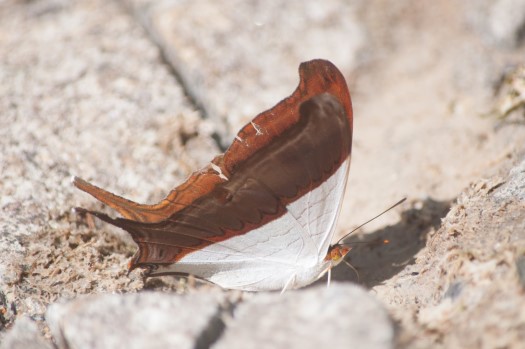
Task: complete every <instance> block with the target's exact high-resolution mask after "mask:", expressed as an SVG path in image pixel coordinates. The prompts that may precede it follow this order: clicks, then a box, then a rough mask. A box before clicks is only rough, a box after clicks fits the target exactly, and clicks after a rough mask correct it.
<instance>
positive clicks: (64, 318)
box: [46, 292, 223, 349]
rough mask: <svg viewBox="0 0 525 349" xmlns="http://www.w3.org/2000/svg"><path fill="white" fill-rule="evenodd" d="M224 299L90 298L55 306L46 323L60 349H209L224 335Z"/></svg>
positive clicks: (198, 296)
mask: <svg viewBox="0 0 525 349" xmlns="http://www.w3.org/2000/svg"><path fill="white" fill-rule="evenodd" d="M222 298H223V297H221V296H217V295H214V294H195V295H190V296H180V295H176V294H162V293H154V292H145V293H138V294H128V295H117V294H113V295H98V296H89V297H83V298H79V299H77V300H75V301H72V302H69V303H65V304H59V303H55V304H53V305H52V306H51V307H49V310H48V311H47V314H46V320H47V323H48V325H49V327H50V329H51V333H52V334H53V337H54V339H55V340H56V342H57V344H58V347H59V348H60V349H62V348H63V349H66V348H67V349H87V348H92V349H96V348H101V349H102V348H130V349H132V348H159V349H160V348H180V349H185V348H199V345H201V347H202V348H205V347H206V343H207V342H211V341H213V340H214V339H215V337H216V336H217V335H218V334H219V333H220V332H221V329H222V322H221V320H220V318H219V315H220V313H221V302H222V300H221V299H222ZM197 343H199V344H197Z"/></svg>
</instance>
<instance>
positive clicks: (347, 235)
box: [335, 198, 407, 245]
mask: <svg viewBox="0 0 525 349" xmlns="http://www.w3.org/2000/svg"><path fill="white" fill-rule="evenodd" d="M406 199H407V198H402V199H401V200H399V201H398V202H396V203H395V204H393V205H392V206H390V207H389V208H387V209H386V210H384V211H383V212H381V213H380V214H378V215H377V216H375V217H374V218H371V219H369V220H367V221H366V222H364V223H363V224H361V225H360V226H358V227H357V228H355V229H353V230H352V231H351V232H349V233H348V234H346V235H345V236H343V237H342V238H340V239H339V240H338V241H337V243H336V244H335V245H339V243H340V242H341V241H343V240H344V239H346V238H347V237H349V236H350V235H351V234H352V233H353V232H354V231H356V230H357V229H359V228H361V227H362V226H364V225H366V224H368V223H370V222H372V221H373V220H374V219H376V218H378V217H381V216H382V215H384V214H385V213H387V212H388V211H390V210H391V209H393V208H394V207H396V206H398V205H401V204H402V203H403V202H405V200H406Z"/></svg>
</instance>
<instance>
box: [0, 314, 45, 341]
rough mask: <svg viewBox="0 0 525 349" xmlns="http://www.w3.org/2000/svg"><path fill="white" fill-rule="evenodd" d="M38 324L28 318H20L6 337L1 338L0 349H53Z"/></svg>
mask: <svg viewBox="0 0 525 349" xmlns="http://www.w3.org/2000/svg"><path fill="white" fill-rule="evenodd" d="M51 348H52V346H51V343H50V342H48V341H46V340H45V339H44V338H43V337H42V334H41V332H40V330H39V329H38V326H37V324H36V323H35V322H34V321H33V320H31V319H30V318H29V317H27V316H21V317H20V318H18V319H17V320H16V322H15V324H14V326H13V328H11V330H10V331H9V332H8V334H7V335H6V336H4V337H3V338H0V349H51Z"/></svg>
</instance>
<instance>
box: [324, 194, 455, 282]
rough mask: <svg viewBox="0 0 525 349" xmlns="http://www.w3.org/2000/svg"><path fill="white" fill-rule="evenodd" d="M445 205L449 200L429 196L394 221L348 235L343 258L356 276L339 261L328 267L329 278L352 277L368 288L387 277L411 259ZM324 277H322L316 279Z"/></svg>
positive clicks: (436, 225)
mask: <svg viewBox="0 0 525 349" xmlns="http://www.w3.org/2000/svg"><path fill="white" fill-rule="evenodd" d="M449 209H450V202H449V201H435V200H433V199H431V198H429V199H426V200H425V201H423V202H422V205H421V207H419V208H412V209H409V210H407V211H404V212H403V213H402V214H401V221H400V222H399V223H398V224H396V225H393V226H388V227H386V228H384V229H380V230H377V231H375V232H373V233H369V234H366V235H364V236H362V235H354V236H352V237H350V238H348V239H347V241H346V242H348V243H349V244H350V246H352V250H351V251H350V253H349V254H348V256H347V258H346V261H347V262H349V263H350V264H351V265H352V266H353V267H354V268H355V269H356V270H357V272H358V273H359V279H358V277H357V274H356V272H355V271H354V270H352V269H350V268H349V267H348V266H347V265H345V264H344V263H341V264H340V265H339V266H338V267H337V268H335V269H334V270H333V271H332V281H352V282H356V283H359V284H361V285H363V286H365V287H367V288H372V287H374V286H376V285H378V284H381V283H382V282H383V281H385V280H388V279H390V278H391V277H393V276H394V275H396V274H398V273H399V272H401V271H402V270H403V269H404V268H405V267H406V266H407V265H410V264H413V263H414V261H415V256H416V254H417V253H418V252H419V251H420V250H421V249H422V248H423V247H424V246H425V244H426V240H427V236H428V234H429V233H430V232H431V231H432V230H437V229H439V227H440V225H441V219H442V218H444V217H445V215H446V214H447V212H448V211H449ZM384 241H388V243H385V242H384ZM325 281H326V279H325V278H323V279H322V280H320V281H319V282H325Z"/></svg>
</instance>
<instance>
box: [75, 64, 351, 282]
mask: <svg viewBox="0 0 525 349" xmlns="http://www.w3.org/2000/svg"><path fill="white" fill-rule="evenodd" d="M299 76H300V82H299V86H298V87H297V88H296V90H295V91H294V92H293V93H292V94H291V95H290V96H289V97H287V98H285V99H284V100H282V101H281V102H279V103H278V104H277V105H275V106H274V107H273V108H271V109H269V110H267V111H265V112H262V113H260V114H259V115H257V116H256V117H255V118H254V119H253V120H252V121H251V122H249V123H248V124H246V125H245V126H244V127H243V128H242V129H241V130H240V131H239V133H238V134H237V136H236V137H235V139H234V140H233V142H232V144H231V145H230V147H229V148H228V149H227V150H226V152H225V153H224V154H221V155H218V156H216V157H215V158H214V159H213V160H212V161H211V162H210V163H209V164H208V165H207V166H206V167H204V168H203V169H201V170H198V171H196V172H194V173H192V174H191V175H190V176H189V177H188V178H187V179H186V180H185V181H184V182H183V183H182V184H180V185H179V186H177V187H176V188H175V189H173V190H172V191H171V192H170V193H169V194H168V195H167V196H166V198H165V199H163V200H162V201H160V202H159V203H158V204H155V205H143V204H138V203H135V202H132V201H130V200H127V199H124V198H122V197H120V196H117V195H115V194H112V193H110V192H108V191H106V190H103V189H101V188H99V187H96V186H94V185H92V184H90V183H88V182H86V181H84V180H82V179H80V178H78V177H75V178H74V180H73V183H74V185H75V186H76V187H78V188H79V189H81V190H83V191H85V192H87V193H89V194H91V195H92V196H93V197H95V198H96V199H98V200H100V201H101V202H103V203H104V204H106V205H108V206H109V207H111V208H112V209H114V210H116V211H117V212H118V213H119V214H120V215H121V216H122V217H121V218H112V217H110V216H109V215H107V214H104V213H101V212H96V211H91V210H86V209H83V208H77V209H76V210H77V212H80V213H89V214H91V215H94V216H95V217H98V218H99V219H101V220H102V221H104V222H107V223H110V224H112V225H115V226H117V227H119V228H122V229H124V230H125V231H127V232H128V233H129V234H130V235H131V237H132V238H133V240H134V241H135V242H136V243H137V245H138V251H137V252H136V254H135V255H134V257H132V260H131V261H130V263H129V269H130V270H133V269H135V268H138V267H140V268H145V269H146V275H147V276H156V275H166V274H177V275H178V274H192V275H194V276H196V277H198V278H200V279H204V280H207V281H210V282H212V283H215V284H217V285H219V286H221V287H223V288H225V289H239V290H246V291H266V290H286V289H294V288H299V287H303V286H306V285H308V284H310V283H312V282H314V281H315V280H317V279H318V278H320V277H321V276H322V275H324V274H325V273H326V272H329V271H330V270H331V268H332V267H333V266H334V265H336V264H338V263H339V262H340V261H341V260H342V259H343V258H344V256H345V255H346V254H347V253H348V251H349V248H348V247H346V246H344V245H342V244H335V245H330V243H331V240H332V238H333V235H334V232H335V226H336V221H337V217H338V215H339V211H340V207H341V203H342V199H343V194H344V191H345V185H346V181H347V177H348V172H349V167H350V157H351V148H352V130H353V126H352V120H353V114H352V104H351V99H350V93H349V91H348V87H347V85H346V82H345V79H344V77H343V75H342V74H341V72H340V71H339V70H338V69H337V68H336V67H335V65H333V64H332V63H331V62H329V61H326V60H321V59H316V60H312V61H308V62H304V63H301V65H300V66H299Z"/></svg>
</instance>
